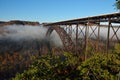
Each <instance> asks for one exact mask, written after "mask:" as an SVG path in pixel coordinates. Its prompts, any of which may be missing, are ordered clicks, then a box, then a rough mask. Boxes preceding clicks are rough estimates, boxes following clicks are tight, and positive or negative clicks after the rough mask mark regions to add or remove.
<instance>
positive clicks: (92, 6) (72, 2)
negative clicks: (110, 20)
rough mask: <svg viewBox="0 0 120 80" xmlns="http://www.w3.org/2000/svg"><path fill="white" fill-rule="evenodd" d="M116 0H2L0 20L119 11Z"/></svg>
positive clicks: (52, 18) (50, 19) (58, 18)
mask: <svg viewBox="0 0 120 80" xmlns="http://www.w3.org/2000/svg"><path fill="white" fill-rule="evenodd" d="M115 1H116V0H0V21H9V20H29V21H39V22H55V21H62V20H68V19H74V18H81V17H86V16H94V15H99V14H106V13H113V12H117V10H116V9H115V7H114V6H113V4H114V3H115Z"/></svg>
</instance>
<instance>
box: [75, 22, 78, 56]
mask: <svg viewBox="0 0 120 80" xmlns="http://www.w3.org/2000/svg"><path fill="white" fill-rule="evenodd" d="M77 51H78V24H76V48H75V52H76V54H78V53H77Z"/></svg>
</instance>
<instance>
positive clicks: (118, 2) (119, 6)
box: [114, 0, 120, 10]
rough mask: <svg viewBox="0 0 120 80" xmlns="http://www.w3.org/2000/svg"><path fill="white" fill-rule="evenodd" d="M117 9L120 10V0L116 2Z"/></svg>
mask: <svg viewBox="0 0 120 80" xmlns="http://www.w3.org/2000/svg"><path fill="white" fill-rule="evenodd" d="M114 5H115V7H116V8H117V9H118V10H120V0H116V3H115V4H114Z"/></svg>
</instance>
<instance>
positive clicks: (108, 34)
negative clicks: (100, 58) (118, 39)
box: [106, 18, 111, 53]
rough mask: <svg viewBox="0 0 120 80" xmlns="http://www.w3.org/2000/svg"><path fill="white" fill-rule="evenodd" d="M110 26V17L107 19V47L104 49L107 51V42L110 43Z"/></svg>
mask: <svg viewBox="0 0 120 80" xmlns="http://www.w3.org/2000/svg"><path fill="white" fill-rule="evenodd" d="M110 27H111V18H109V19H108V33H107V48H106V51H107V53H108V49H109V44H110V40H109V38H110Z"/></svg>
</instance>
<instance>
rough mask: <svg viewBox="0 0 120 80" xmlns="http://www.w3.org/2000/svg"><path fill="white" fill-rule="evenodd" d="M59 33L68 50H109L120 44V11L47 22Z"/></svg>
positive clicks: (48, 32) (51, 29) (48, 33)
mask: <svg viewBox="0 0 120 80" xmlns="http://www.w3.org/2000/svg"><path fill="white" fill-rule="evenodd" d="M45 26H48V27H49V29H48V31H47V33H46V36H50V34H51V33H52V31H53V30H55V31H56V32H57V34H58V35H59V37H60V39H61V41H62V43H63V45H64V47H65V49H66V50H67V51H71V52H75V53H81V52H82V51H91V50H93V51H96V52H98V51H102V52H108V51H109V50H111V49H114V46H115V44H120V12H118V13H112V14H104V15H98V16H91V17H85V18H79V19H73V20H66V21H60V22H54V23H49V24H45Z"/></svg>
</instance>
